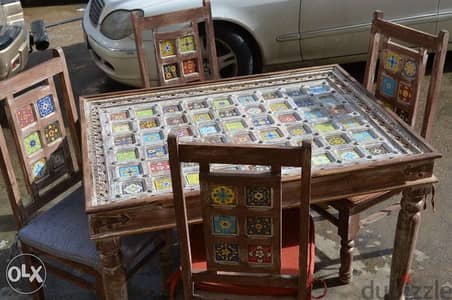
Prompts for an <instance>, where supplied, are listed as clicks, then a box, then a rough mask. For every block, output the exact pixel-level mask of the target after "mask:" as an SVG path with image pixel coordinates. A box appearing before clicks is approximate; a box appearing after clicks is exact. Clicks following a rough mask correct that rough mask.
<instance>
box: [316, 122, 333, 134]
mask: <svg viewBox="0 0 452 300" xmlns="http://www.w3.org/2000/svg"><path fill="white" fill-rule="evenodd" d="M314 128H315V130H317V131H318V132H322V133H324V132H331V131H335V130H336V127H335V126H334V124H333V123H331V122H323V123H317V124H314Z"/></svg>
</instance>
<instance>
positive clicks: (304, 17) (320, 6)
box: [300, 0, 452, 60]
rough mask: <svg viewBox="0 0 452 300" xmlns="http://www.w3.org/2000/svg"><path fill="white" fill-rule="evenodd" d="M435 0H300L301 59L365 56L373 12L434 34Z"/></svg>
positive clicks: (436, 14) (436, 4)
mask: <svg viewBox="0 0 452 300" xmlns="http://www.w3.org/2000/svg"><path fill="white" fill-rule="evenodd" d="M439 1H440V0H378V1H375V0H366V1H363V0H302V4H301V5H302V8H301V30H300V31H301V40H300V42H301V49H302V58H303V60H310V59H324V58H336V57H342V58H344V57H349V56H357V55H360V54H365V53H366V52H367V48H368V41H369V31H370V22H371V20H372V15H373V12H374V11H375V10H377V9H378V10H381V11H383V12H384V15H385V18H386V19H389V20H394V21H396V22H399V23H402V24H405V25H408V26H412V27H415V28H418V29H420V30H423V31H427V32H435V31H436V26H437V16H438V4H439ZM441 1H443V0H441ZM446 2H452V0H447V1H446Z"/></svg>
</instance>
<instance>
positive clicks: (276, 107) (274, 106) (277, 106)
mask: <svg viewBox="0 0 452 300" xmlns="http://www.w3.org/2000/svg"><path fill="white" fill-rule="evenodd" d="M290 108H291V107H290V105H289V104H288V103H287V102H285V101H283V102H273V103H271V104H270V109H271V110H272V111H281V110H286V109H290Z"/></svg>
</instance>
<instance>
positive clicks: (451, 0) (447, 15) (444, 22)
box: [438, 0, 452, 49]
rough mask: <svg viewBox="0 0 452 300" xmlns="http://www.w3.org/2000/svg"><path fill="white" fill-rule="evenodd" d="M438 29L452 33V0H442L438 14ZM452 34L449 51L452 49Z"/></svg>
mask: <svg viewBox="0 0 452 300" xmlns="http://www.w3.org/2000/svg"><path fill="white" fill-rule="evenodd" d="M438 29H439V30H441V29H446V30H448V31H449V32H450V33H452V0H440V1H439V12H438ZM451 42H452V34H450V35H449V49H450V48H451Z"/></svg>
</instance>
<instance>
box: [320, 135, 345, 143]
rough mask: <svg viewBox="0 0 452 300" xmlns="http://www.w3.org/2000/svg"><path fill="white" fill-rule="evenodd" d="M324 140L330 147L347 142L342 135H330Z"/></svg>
mask: <svg viewBox="0 0 452 300" xmlns="http://www.w3.org/2000/svg"><path fill="white" fill-rule="evenodd" d="M325 140H326V141H327V142H328V144H330V145H331V146H340V145H345V144H347V143H348V142H347V140H346V138H345V137H344V136H343V135H341V134H340V135H331V136H328V137H325Z"/></svg>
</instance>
